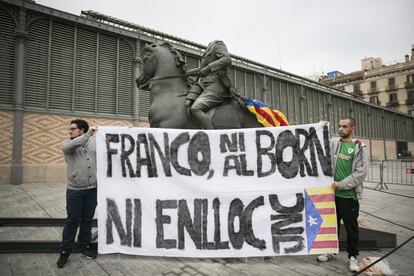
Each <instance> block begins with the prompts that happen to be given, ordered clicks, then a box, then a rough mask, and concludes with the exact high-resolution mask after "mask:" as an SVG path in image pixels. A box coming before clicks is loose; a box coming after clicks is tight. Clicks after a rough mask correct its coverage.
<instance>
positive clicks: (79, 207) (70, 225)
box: [59, 188, 97, 254]
mask: <svg viewBox="0 0 414 276" xmlns="http://www.w3.org/2000/svg"><path fill="white" fill-rule="evenodd" d="M96 204H97V189H96V188H94V189H87V190H69V189H67V190H66V212H67V218H66V222H65V226H64V227H63V238H62V244H61V245H60V247H59V252H61V253H63V252H64V253H65V254H70V253H72V247H73V243H74V242H75V236H76V231H77V230H78V227H79V226H80V229H79V235H78V242H79V246H80V249H81V250H82V249H85V248H86V247H87V246H88V245H89V243H90V242H91V231H92V222H93V216H94V214H95V208H96Z"/></svg>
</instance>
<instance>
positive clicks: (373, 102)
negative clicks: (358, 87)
mask: <svg viewBox="0 0 414 276" xmlns="http://www.w3.org/2000/svg"><path fill="white" fill-rule="evenodd" d="M369 102H370V103H372V104H376V105H379V100H378V96H372V97H370V98H369Z"/></svg>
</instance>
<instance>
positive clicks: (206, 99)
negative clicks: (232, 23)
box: [185, 40, 231, 129]
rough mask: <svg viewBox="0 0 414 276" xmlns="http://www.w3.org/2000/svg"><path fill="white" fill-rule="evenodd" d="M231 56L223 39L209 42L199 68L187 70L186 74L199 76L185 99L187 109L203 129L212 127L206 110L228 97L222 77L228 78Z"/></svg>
mask: <svg viewBox="0 0 414 276" xmlns="http://www.w3.org/2000/svg"><path fill="white" fill-rule="evenodd" d="M230 65H231V57H230V54H229V53H228V51H227V47H226V45H225V44H224V43H223V41H219V40H215V41H213V42H210V43H209V45H208V47H207V49H206V51H205V52H204V54H203V58H202V60H201V66H200V68H196V69H193V70H190V71H188V72H187V73H188V74H193V75H198V76H200V77H201V78H200V79H199V80H198V82H197V83H195V84H194V85H193V86H192V87H191V89H190V91H189V93H188V95H187V99H186V101H185V105H186V107H187V110H189V113H190V114H191V116H192V117H193V118H194V119H195V120H197V122H198V123H199V124H200V126H201V127H202V128H203V129H214V126H213V124H212V123H211V120H210V119H209V118H208V117H207V115H206V112H207V111H208V110H209V109H211V108H212V107H215V106H218V105H220V104H222V103H223V102H224V101H225V100H226V99H229V98H230V94H229V91H228V88H226V87H225V86H224V85H223V82H222V80H221V79H222V78H227V79H228V74H229V73H228V70H229V67H230Z"/></svg>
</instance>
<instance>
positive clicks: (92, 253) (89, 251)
mask: <svg viewBox="0 0 414 276" xmlns="http://www.w3.org/2000/svg"><path fill="white" fill-rule="evenodd" d="M80 253H81V255H82V256H85V257H86V258H88V259H91V260H93V259H96V250H94V249H93V248H92V247H91V246H89V245H88V246H87V247H85V248H84V249H81V251H80Z"/></svg>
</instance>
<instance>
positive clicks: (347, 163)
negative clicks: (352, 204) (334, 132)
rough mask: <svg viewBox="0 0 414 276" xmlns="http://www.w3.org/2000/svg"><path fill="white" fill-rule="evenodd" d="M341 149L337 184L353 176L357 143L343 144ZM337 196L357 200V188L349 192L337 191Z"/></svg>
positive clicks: (337, 162) (337, 163)
mask: <svg viewBox="0 0 414 276" xmlns="http://www.w3.org/2000/svg"><path fill="white" fill-rule="evenodd" d="M340 147H341V148H340V149H339V154H338V158H337V160H336V168H335V176H334V181H335V182H340V181H342V180H343V179H345V178H346V177H348V176H349V175H351V174H352V162H353V161H354V154H355V143H354V142H352V141H351V142H341V143H340ZM335 196H337V197H342V198H352V199H355V200H357V196H356V192H355V188H353V189H349V190H338V189H335Z"/></svg>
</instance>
